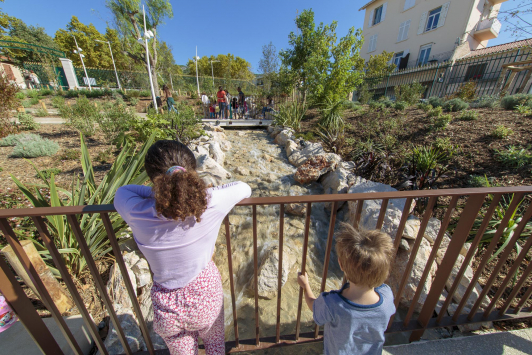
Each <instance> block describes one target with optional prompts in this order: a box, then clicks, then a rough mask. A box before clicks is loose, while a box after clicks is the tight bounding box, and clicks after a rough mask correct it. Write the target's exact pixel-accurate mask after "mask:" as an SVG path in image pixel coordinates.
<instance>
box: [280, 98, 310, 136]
mask: <svg viewBox="0 0 532 355" xmlns="http://www.w3.org/2000/svg"><path fill="white" fill-rule="evenodd" d="M306 112H307V107H306V106H304V105H303V104H299V103H293V102H287V103H286V104H284V105H281V106H279V112H276V113H273V123H274V125H277V126H284V127H291V128H292V129H293V130H294V131H296V132H298V131H299V130H300V129H301V120H302V119H303V117H305V114H306Z"/></svg>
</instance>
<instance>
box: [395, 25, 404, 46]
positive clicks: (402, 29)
mask: <svg viewBox="0 0 532 355" xmlns="http://www.w3.org/2000/svg"><path fill="white" fill-rule="evenodd" d="M404 30H405V23H404V22H403V23H402V24H401V26H399V34H398V35H397V42H401V41H402V40H403V32H404Z"/></svg>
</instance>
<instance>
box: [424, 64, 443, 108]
mask: <svg viewBox="0 0 532 355" xmlns="http://www.w3.org/2000/svg"><path fill="white" fill-rule="evenodd" d="M439 71H440V63H438V67H437V68H436V73H434V79H433V80H432V86H431V87H430V91H429V94H428V96H427V99H428V98H429V97H430V95H432V89H433V88H434V84H436V79H437V78H438V72H439Z"/></svg>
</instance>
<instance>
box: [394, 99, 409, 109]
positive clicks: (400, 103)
mask: <svg viewBox="0 0 532 355" xmlns="http://www.w3.org/2000/svg"><path fill="white" fill-rule="evenodd" d="M407 107H408V104H407V103H406V102H404V101H397V102H396V103H395V104H394V105H393V108H394V110H397V111H404V110H406V108H407Z"/></svg>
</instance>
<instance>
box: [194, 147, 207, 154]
mask: <svg viewBox="0 0 532 355" xmlns="http://www.w3.org/2000/svg"><path fill="white" fill-rule="evenodd" d="M194 151H196V152H198V154H199V155H203V154H207V155H209V149H208V147H205V146H203V145H198V146H197V147H196V148H195V149H194Z"/></svg>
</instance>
